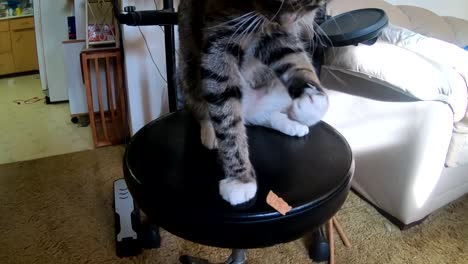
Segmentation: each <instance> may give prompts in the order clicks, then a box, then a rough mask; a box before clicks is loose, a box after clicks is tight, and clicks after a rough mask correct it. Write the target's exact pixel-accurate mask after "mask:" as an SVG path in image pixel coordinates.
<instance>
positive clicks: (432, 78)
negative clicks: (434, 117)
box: [323, 26, 468, 121]
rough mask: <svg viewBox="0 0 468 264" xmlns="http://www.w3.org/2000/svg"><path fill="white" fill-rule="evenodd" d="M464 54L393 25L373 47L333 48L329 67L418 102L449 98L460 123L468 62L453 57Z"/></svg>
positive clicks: (464, 106) (463, 106)
mask: <svg viewBox="0 0 468 264" xmlns="http://www.w3.org/2000/svg"><path fill="white" fill-rule="evenodd" d="M419 51H424V52H422V53H420V52H419ZM431 53H432V54H431ZM447 54H451V55H450V56H448V55H447ZM461 55H466V56H468V53H467V52H466V51H464V50H462V49H460V48H458V47H456V46H455V45H451V44H449V43H445V42H443V41H440V40H436V39H433V38H428V37H424V36H422V35H420V34H416V33H414V32H411V31H409V30H406V29H403V28H400V27H395V26H389V27H387V28H386V29H384V32H383V34H382V37H381V38H380V39H379V40H378V41H377V43H376V44H374V45H372V46H366V45H358V46H348V47H341V48H333V49H331V50H330V51H328V52H327V54H326V59H325V64H324V66H323V67H326V68H328V69H329V70H332V71H333V70H335V71H341V72H346V73H348V74H352V75H355V76H359V77H361V78H364V79H367V80H368V81H370V82H377V83H379V84H384V86H382V85H381V86H379V87H386V88H387V89H393V90H395V91H398V92H400V93H403V94H405V95H408V96H411V97H413V98H415V100H426V101H427V100H436V101H442V102H445V103H447V104H449V105H450V106H451V108H452V110H453V112H454V119H455V121H460V120H461V119H462V118H463V117H464V116H465V113H466V109H467V104H468V102H467V101H468V100H467V84H466V82H465V78H463V75H464V74H466V75H468V69H466V68H464V65H465V66H466V65H467V64H466V63H463V61H461V62H460V63H458V64H457V63H456V62H455V63H451V61H450V59H451V58H456V57H457V56H460V57H462V56H461ZM446 56H447V57H446ZM467 61H468V57H467ZM457 67H458V68H457ZM461 72H464V73H463V74H462V73H461ZM467 79H468V78H467Z"/></svg>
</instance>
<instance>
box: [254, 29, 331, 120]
mask: <svg viewBox="0 0 468 264" xmlns="http://www.w3.org/2000/svg"><path fill="white" fill-rule="evenodd" d="M255 56H256V57H257V58H259V59H260V60H261V61H262V62H263V63H264V64H265V65H267V66H268V67H270V68H271V69H273V70H274V71H275V73H276V75H277V76H278V77H279V78H280V80H281V81H282V82H283V84H284V85H285V87H286V88H287V89H288V92H289V95H290V96H291V97H292V98H293V103H292V106H291V108H290V109H289V111H288V115H289V117H290V118H291V119H294V120H296V121H298V122H300V123H302V124H304V125H307V126H311V125H313V124H315V123H317V122H318V121H320V119H321V118H322V117H323V116H324V115H325V113H326V111H327V109H328V98H327V96H326V94H325V92H324V90H323V89H322V88H321V85H320V81H319V79H318V77H317V74H316V73H315V70H314V68H313V66H312V63H311V60H310V58H309V56H308V54H307V53H306V51H305V50H304V48H303V44H302V42H301V41H299V39H298V38H297V37H295V36H294V35H291V34H288V33H287V32H281V31H278V32H275V33H270V34H265V36H263V37H262V38H261V40H260V41H259V43H258V45H257V47H256V50H255Z"/></svg>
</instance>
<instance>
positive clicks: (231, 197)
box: [219, 178, 257, 206]
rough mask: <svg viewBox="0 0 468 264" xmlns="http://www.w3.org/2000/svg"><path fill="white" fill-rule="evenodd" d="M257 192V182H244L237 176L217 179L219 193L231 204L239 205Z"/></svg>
mask: <svg viewBox="0 0 468 264" xmlns="http://www.w3.org/2000/svg"><path fill="white" fill-rule="evenodd" d="M256 193H257V182H256V181H255V180H252V181H251V182H247V183H244V182H242V181H240V180H238V179H237V178H226V179H224V180H221V181H219V194H220V195H221V197H223V199H224V200H226V201H227V202H229V203H230V204H231V205H233V206H234V205H239V204H243V203H245V202H248V201H250V200H251V199H252V198H254V197H255V194H256Z"/></svg>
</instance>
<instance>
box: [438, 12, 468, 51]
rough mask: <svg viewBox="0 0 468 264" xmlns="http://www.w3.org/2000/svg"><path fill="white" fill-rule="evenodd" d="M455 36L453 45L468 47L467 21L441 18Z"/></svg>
mask: <svg viewBox="0 0 468 264" xmlns="http://www.w3.org/2000/svg"><path fill="white" fill-rule="evenodd" d="M443 18H444V20H445V22H446V23H447V24H448V25H449V26H450V27H451V28H452V31H453V33H454V34H455V42H454V43H455V45H457V46H459V47H467V46H468V21H466V20H463V19H460V18H456V17H443Z"/></svg>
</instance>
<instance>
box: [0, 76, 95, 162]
mask: <svg viewBox="0 0 468 264" xmlns="http://www.w3.org/2000/svg"><path fill="white" fill-rule="evenodd" d="M70 119H71V117H70V108H69V106H68V103H60V104H49V105H46V104H45V103H44V94H43V92H42V90H41V83H40V80H39V75H37V74H34V75H28V76H22V77H15V78H3V79H0V164H2V163H10V162H15V161H22V160H30V159H37V158H42V157H48V156H54V155H59V154H65V153H71V152H76V151H81V150H87V149H93V144H92V139H91V134H90V129H89V127H77V126H76V125H75V124H73V123H72V122H71V121H70Z"/></svg>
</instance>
